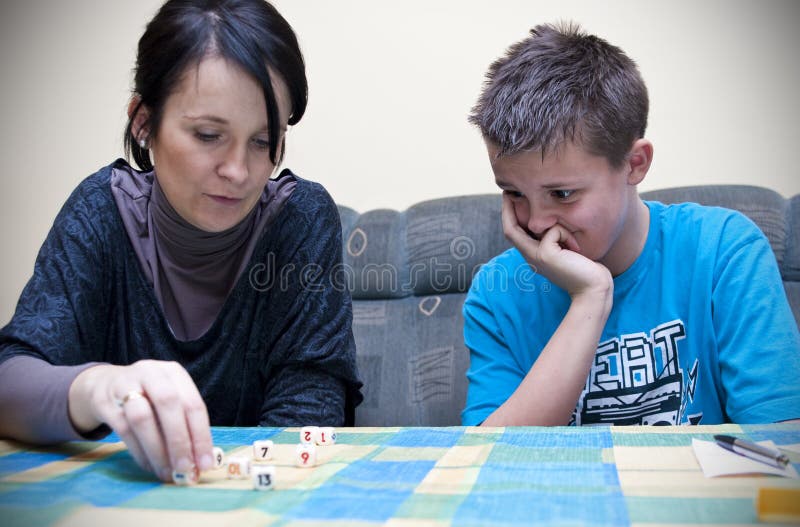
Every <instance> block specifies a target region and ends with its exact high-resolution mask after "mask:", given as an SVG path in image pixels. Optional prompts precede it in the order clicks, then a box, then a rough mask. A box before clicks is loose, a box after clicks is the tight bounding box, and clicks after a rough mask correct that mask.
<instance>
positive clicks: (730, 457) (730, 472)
mask: <svg viewBox="0 0 800 527" xmlns="http://www.w3.org/2000/svg"><path fill="white" fill-rule="evenodd" d="M758 444H759V445H761V446H765V447H767V448H771V449H773V450H777V447H776V446H775V443H773V442H772V441H759V442H758ZM692 448H693V449H694V455H695V456H696V457H697V461H698V463H700V468H702V469H703V474H705V476H706V477H707V478H715V477H718V476H734V475H741V474H774V475H776V476H784V477H787V478H796V479H797V478H798V474H797V470H796V469H795V468H794V467H793V466H792V464H791V463H789V464H788V465H786V468H777V467H773V466H771V465H767V464H766V463H762V462H760V461H755V460H753V459H749V458H746V457H744V456H741V455H739V454H736V453H734V452H731V451H729V450H725V449H724V448H722V447H721V446H719V445H718V444H717V443H715V442H714V441H701V440H700V439H694V438H693V439H692Z"/></svg>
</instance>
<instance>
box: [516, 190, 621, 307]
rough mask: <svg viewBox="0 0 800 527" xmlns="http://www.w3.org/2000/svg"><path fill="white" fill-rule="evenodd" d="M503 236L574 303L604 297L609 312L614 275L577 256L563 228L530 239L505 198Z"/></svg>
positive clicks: (570, 235) (570, 234)
mask: <svg viewBox="0 0 800 527" xmlns="http://www.w3.org/2000/svg"><path fill="white" fill-rule="evenodd" d="M502 218H503V233H504V234H505V236H506V238H508V240H509V241H510V242H511V243H512V244H514V247H516V248H517V249H518V250H519V251H520V252H521V253H522V256H523V257H525V260H526V261H527V262H528V263H529V264H530V265H531V267H533V270H534V271H535V272H537V273H541V274H542V275H543V276H545V277H546V278H547V279H548V280H550V281H551V282H553V283H554V284H556V285H557V286H558V287H560V288H562V289H564V290H565V291H567V293H569V295H570V297H571V298H572V300H573V301H575V300H576V299H578V298H583V297H594V298H602V299H603V300H604V301H605V302H607V303H608V304H609V305H608V309H610V308H611V306H610V302H611V297H612V293H613V288H614V281H613V279H612V278H611V272H610V271H609V270H608V268H606V267H605V266H604V265H602V264H600V263H597V262H594V261H592V260H590V259H589V258H586V257H585V256H583V255H581V254H579V253H578V250H579V247H578V242H577V241H576V240H575V237H574V236H573V235H572V233H570V232H569V231H568V230H567V229H565V228H564V227H563V226H562V225H558V224H556V225H554V226H553V227H551V228H550V229H548V230H547V231H546V232H545V233H544V235H543V236H542V239H541V240H537V239H535V238H533V237H531V236H530V235H529V234H528V233H527V232H526V231H525V229H523V228H522V227H521V226H520V225H519V223H517V216H516V214H515V213H514V202H513V201H512V200H511V198H510V197H509V196H507V195H503V212H502Z"/></svg>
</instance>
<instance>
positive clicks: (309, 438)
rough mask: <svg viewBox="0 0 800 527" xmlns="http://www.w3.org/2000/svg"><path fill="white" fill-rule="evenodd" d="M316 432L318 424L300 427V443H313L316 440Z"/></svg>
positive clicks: (317, 431)
mask: <svg viewBox="0 0 800 527" xmlns="http://www.w3.org/2000/svg"><path fill="white" fill-rule="evenodd" d="M318 433H319V427H318V426H304V427H303V428H301V429H300V443H301V444H304V445H313V444H314V443H316V442H317V434H318Z"/></svg>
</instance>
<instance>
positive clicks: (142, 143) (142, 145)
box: [139, 139, 147, 150]
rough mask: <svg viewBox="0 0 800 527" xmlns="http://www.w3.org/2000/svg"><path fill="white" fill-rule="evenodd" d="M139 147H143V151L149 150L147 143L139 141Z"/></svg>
mask: <svg viewBox="0 0 800 527" xmlns="http://www.w3.org/2000/svg"><path fill="white" fill-rule="evenodd" d="M139 146H140V147H142V149H143V150H147V141H145V140H144V139H139Z"/></svg>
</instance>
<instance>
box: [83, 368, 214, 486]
mask: <svg viewBox="0 0 800 527" xmlns="http://www.w3.org/2000/svg"><path fill="white" fill-rule="evenodd" d="M69 414H70V419H72V423H73V425H74V426H75V427H76V428H77V429H78V430H79V431H82V432H88V431H90V430H93V429H95V428H97V427H98V426H100V424H102V423H106V424H107V425H108V426H110V427H111V429H112V430H114V431H115V432H116V433H117V435H119V436H120V438H121V439H122V440H123V441H124V442H125V444H126V445H127V446H128V450H129V451H130V453H131V455H132V456H133V458H134V459H135V460H136V462H137V463H138V464H139V466H141V467H142V468H143V469H145V470H147V471H149V472H153V473H155V474H156V475H157V476H158V477H159V478H160V479H162V480H163V481H172V471H173V470H177V471H180V472H189V471H191V470H192V467H197V468H198V469H199V470H208V469H210V468H212V466H213V461H212V453H211V450H212V448H213V445H212V441H211V429H210V426H209V421H208V411H207V410H206V405H205V403H204V402H203V398H202V397H201V396H200V393H199V392H198V390H197V387H196V386H195V384H194V382H193V381H192V378H191V377H190V376H189V374H188V373H187V372H186V370H185V369H184V368H183V367H182V366H181V365H180V364H178V363H176V362H166V361H156V360H142V361H139V362H136V363H134V364H131V365H130V366H113V365H100V366H95V367H92V368H89V369H87V370H85V371H84V372H82V373H81V374H80V375H78V377H76V378H75V381H73V383H72V386H70V390H69Z"/></svg>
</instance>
